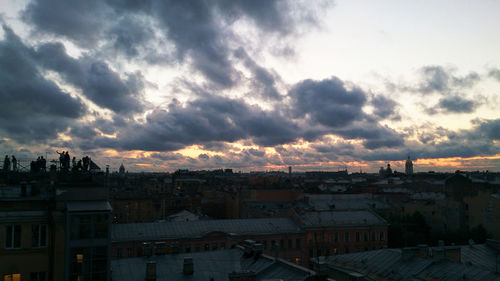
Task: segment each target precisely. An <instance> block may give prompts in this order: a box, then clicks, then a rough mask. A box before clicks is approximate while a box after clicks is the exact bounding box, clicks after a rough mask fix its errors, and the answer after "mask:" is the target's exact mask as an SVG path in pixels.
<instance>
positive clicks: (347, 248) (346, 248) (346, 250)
mask: <svg viewBox="0 0 500 281" xmlns="http://www.w3.org/2000/svg"><path fill="white" fill-rule="evenodd" d="M344 253H345V254H349V247H348V246H346V247H345V250H344Z"/></svg>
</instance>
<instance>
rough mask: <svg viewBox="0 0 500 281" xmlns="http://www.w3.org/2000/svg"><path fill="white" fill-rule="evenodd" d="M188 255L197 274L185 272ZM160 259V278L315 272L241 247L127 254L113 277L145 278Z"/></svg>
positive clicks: (296, 276) (115, 263)
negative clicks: (245, 252)
mask: <svg viewBox="0 0 500 281" xmlns="http://www.w3.org/2000/svg"><path fill="white" fill-rule="evenodd" d="M184 257H191V258H192V259H193V268H194V270H193V275H184V274H183V262H184ZM148 261H154V262H156V276H157V277H156V281H167V280H168V281H182V280H207V281H208V280H211V278H213V280H217V281H221V280H222V281H225V280H228V275H229V273H231V272H243V271H253V272H255V273H256V275H257V279H256V280H266V279H274V278H278V279H281V280H283V281H287V280H290V281H292V280H294V281H301V280H306V279H307V278H308V277H309V276H312V275H314V272H313V271H311V270H309V269H306V268H303V267H300V266H297V265H295V264H292V263H289V262H286V261H284V260H281V259H275V258H272V257H269V256H266V255H260V256H259V257H258V258H254V257H253V256H250V257H245V256H244V255H243V251H242V249H240V248H238V247H237V248H234V249H229V250H220V251H207V252H196V253H183V254H175V255H164V256H152V257H139V258H125V259H118V260H112V261H111V272H112V273H111V274H112V279H113V280H121V281H144V279H145V273H146V263H147V262H148Z"/></svg>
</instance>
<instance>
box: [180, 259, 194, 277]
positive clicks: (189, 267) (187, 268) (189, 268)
mask: <svg viewBox="0 0 500 281" xmlns="http://www.w3.org/2000/svg"><path fill="white" fill-rule="evenodd" d="M182 272H184V275H193V273H194V262H193V258H192V257H184V264H183V266H182Z"/></svg>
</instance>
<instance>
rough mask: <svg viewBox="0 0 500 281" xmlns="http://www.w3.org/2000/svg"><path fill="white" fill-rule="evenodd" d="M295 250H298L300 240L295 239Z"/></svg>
mask: <svg viewBox="0 0 500 281" xmlns="http://www.w3.org/2000/svg"><path fill="white" fill-rule="evenodd" d="M295 248H297V249H300V238H297V239H295Z"/></svg>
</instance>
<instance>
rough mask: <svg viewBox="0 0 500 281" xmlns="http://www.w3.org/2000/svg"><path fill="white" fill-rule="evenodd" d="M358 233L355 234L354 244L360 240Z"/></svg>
mask: <svg viewBox="0 0 500 281" xmlns="http://www.w3.org/2000/svg"><path fill="white" fill-rule="evenodd" d="M359 236H360V235H359V232H356V242H359V240H360V238H359Z"/></svg>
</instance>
